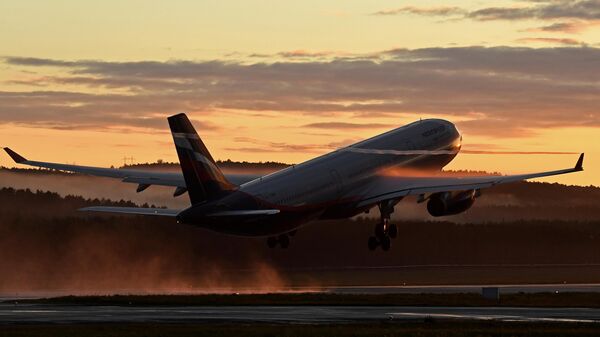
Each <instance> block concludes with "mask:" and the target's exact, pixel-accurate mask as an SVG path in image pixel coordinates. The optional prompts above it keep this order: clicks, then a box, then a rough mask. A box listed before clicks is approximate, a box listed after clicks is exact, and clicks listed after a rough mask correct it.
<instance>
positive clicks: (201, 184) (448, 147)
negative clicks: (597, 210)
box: [4, 113, 584, 251]
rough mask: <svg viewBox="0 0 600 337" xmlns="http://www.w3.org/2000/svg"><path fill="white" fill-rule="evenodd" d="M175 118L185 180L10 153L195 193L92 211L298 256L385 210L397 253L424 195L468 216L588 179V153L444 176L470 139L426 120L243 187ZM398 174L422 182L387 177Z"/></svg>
mask: <svg viewBox="0 0 600 337" xmlns="http://www.w3.org/2000/svg"><path fill="white" fill-rule="evenodd" d="M167 119H168V123H169V126H170V128H171V133H172V136H173V140H174V142H175V149H176V151H177V156H178V157H179V163H180V166H181V173H176V172H173V173H166V172H150V171H141V170H131V169H113V168H99V167H90V166H78V165H69V164H59V163H50V162H40V161H32V160H28V159H25V158H24V157H22V156H21V155H19V154H17V153H16V152H14V151H13V150H11V149H10V148H7V147H6V148H4V149H5V151H6V152H7V153H8V154H9V155H10V157H11V158H12V159H13V160H14V161H15V162H16V163H18V164H24V165H29V166H35V167H41V168H48V169H55V170H61V171H68V172H77V173H83V174H88V175H94V176H103V177H112V178H118V179H121V180H122V181H123V182H126V183H135V184H138V187H137V191H138V192H141V191H143V190H145V189H146V188H148V187H149V186H151V185H163V186H172V187H175V191H174V196H179V195H182V194H184V193H186V192H187V194H188V195H189V199H190V206H189V207H187V208H185V209H164V208H142V207H102V206H93V207H86V208H82V209H81V210H82V211H95V212H110V213H124V214H137V215H153V216H164V217H172V218H175V219H176V221H177V223H182V224H190V225H195V226H200V227H203V228H207V229H210V230H213V231H216V232H220V233H226V234H232V235H238V236H253V237H266V238H267V245H268V246H269V247H271V248H274V247H276V246H277V245H279V246H280V247H281V248H288V246H289V244H290V236H293V235H294V234H295V233H296V230H297V229H298V228H299V227H301V226H302V225H304V224H306V223H307V222H309V221H313V220H323V219H341V218H348V217H352V216H355V215H358V214H361V213H367V212H368V211H369V210H370V209H372V208H374V207H377V208H378V209H379V213H380V216H379V221H377V223H376V224H375V226H374V227H375V229H374V233H373V235H372V236H370V237H369V239H368V242H367V243H368V245H367V246H368V248H369V249H370V250H376V249H377V247H381V249H382V250H383V251H388V250H389V249H390V246H391V239H393V238H395V237H396V236H397V235H398V227H397V226H396V224H392V223H391V222H390V218H391V215H392V213H393V212H394V206H395V205H396V204H398V203H399V202H400V201H401V200H402V199H403V198H404V197H407V196H417V198H418V202H420V203H421V202H427V210H428V212H429V213H430V214H431V215H432V216H434V217H439V216H448V215H454V214H459V213H462V212H464V211H466V210H468V209H469V208H470V207H471V206H472V205H473V204H474V202H475V199H476V198H478V197H479V196H480V195H481V190H482V189H484V188H489V187H492V186H495V185H499V184H505V183H511V182H517V181H522V180H527V179H531V178H539V177H547V176H553V175H559V174H567V173H571V172H578V171H583V158H584V154H583V153H582V154H581V155H580V156H579V159H578V160H577V163H576V164H575V166H574V167H572V168H567V169H562V170H555V171H547V172H538V173H530V174H519V175H490V176H477V177H469V176H444V175H439V173H440V172H442V168H443V167H444V166H446V165H447V164H448V163H450V161H452V160H453V159H454V157H455V156H456V155H457V154H458V153H459V151H460V149H461V145H462V144H461V143H462V135H461V134H460V132H459V131H458V129H457V128H456V126H455V125H454V124H452V123H451V122H449V121H446V120H442V119H423V120H419V121H416V122H413V123H410V124H408V125H405V126H402V127H399V128H396V129H393V130H391V131H388V132H385V133H383V134H380V135H378V136H375V137H372V138H369V139H366V140H364V141H361V142H358V143H355V144H352V145H349V146H346V147H342V148H339V149H337V150H335V151H333V152H330V153H327V154H325V155H322V156H319V157H317V158H314V159H311V160H308V161H306V162H303V163H301V164H297V165H292V166H289V167H287V168H285V169H283V170H280V171H277V172H274V173H271V174H268V175H265V176H261V177H257V178H255V179H251V180H250V181H246V182H243V183H241V184H240V183H234V182H233V181H232V179H229V178H228V177H227V176H225V175H224V174H223V173H222V172H221V170H220V169H219V167H217V165H216V163H215V160H214V159H213V157H212V156H211V154H210V153H209V151H208V149H207V148H206V146H205V145H204V142H203V141H202V140H201V139H200V137H199V136H198V134H197V133H196V130H195V129H194V126H193V125H192V123H191V122H190V120H189V119H188V118H187V116H186V115H185V114H183V113H181V114H177V115H174V116H171V117H168V118H167ZM390 167H395V168H401V169H406V170H410V171H411V172H420V173H422V174H406V175H403V174H399V175H398V174H396V175H385V174H381V171H382V170H383V169H387V168H390Z"/></svg>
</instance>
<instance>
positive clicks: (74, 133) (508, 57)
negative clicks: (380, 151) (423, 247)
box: [0, 0, 600, 185]
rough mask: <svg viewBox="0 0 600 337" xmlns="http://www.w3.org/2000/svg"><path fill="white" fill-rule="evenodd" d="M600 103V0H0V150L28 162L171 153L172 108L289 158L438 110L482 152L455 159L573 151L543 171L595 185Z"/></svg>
mask: <svg viewBox="0 0 600 337" xmlns="http://www.w3.org/2000/svg"><path fill="white" fill-rule="evenodd" d="M599 108H600V0H593V1H590V0H586V1H568V0H548V1H545V0H530V1H512V0H504V1H387V0H383V1H364V0H346V1H258V0H244V1H191V0H189V1H184V0H174V1H141V0H140V1H123V0H121V1H116V0H105V1H73V0H56V1H33V0H19V1H16V0H7V1H2V2H0V145H1V146H9V147H11V148H13V149H14V150H16V151H17V152H19V153H22V154H23V155H24V156H25V157H28V158H32V159H36V160H44V161H57V162H68V163H77V164H82V165H98V166H111V165H115V166H118V165H122V164H123V157H133V158H134V161H135V162H152V161H155V160H157V159H162V160H165V161H176V160H177V157H176V153H175V151H174V148H173V144H172V139H171V136H170V133H169V131H168V125H167V122H166V117H167V116H170V115H173V114H176V113H179V112H186V113H187V114H188V116H189V117H190V118H191V119H192V121H193V123H194V125H195V126H196V129H197V130H198V132H199V134H200V135H201V137H202V138H203V140H204V142H205V143H206V144H207V146H208V147H209V149H210V150H211V152H212V154H213V156H214V157H215V158H218V159H231V160H247V161H281V162H287V163H299V162H302V161H304V160H307V159H310V158H312V157H314V156H317V155H320V154H323V153H326V152H328V151H331V150H334V149H336V148H338V147H341V146H344V145H348V144H351V143H352V142H355V141H359V140H361V139H364V138H367V137H370V136H374V135H377V134H379V133H382V132H385V131H387V130H390V129H393V128H396V127H398V126H401V125H403V124H406V123H409V122H411V121H414V120H418V119H420V118H444V119H447V120H450V121H452V122H454V123H455V124H456V125H457V126H458V128H459V130H460V131H461V132H462V134H463V150H465V152H469V151H470V152H477V153H478V154H472V153H471V154H470V153H461V154H459V156H458V157H457V158H456V159H455V160H454V161H453V162H452V163H451V164H450V165H449V166H448V168H450V169H469V170H486V171H492V172H501V173H506V174H508V173H525V172H533V171H539V170H548V169H559V168H566V167H570V166H572V165H573V164H574V163H575V161H576V159H577V156H578V155H577V153H579V152H585V153H586V163H585V168H586V171H585V172H583V173H579V174H572V175H567V176H561V177H552V178H547V179H545V180H544V181H552V182H561V183H566V184H578V185H590V184H592V185H600V171H599V168H600V137H599V136H600V132H599V131H600V114H599V113H598V109H599ZM482 152H483V153H482ZM507 152H508V153H514V152H525V153H526V154H507ZM565 153H567V154H565ZM0 165H3V166H13V164H12V162H11V160H10V159H9V158H8V156H6V155H0Z"/></svg>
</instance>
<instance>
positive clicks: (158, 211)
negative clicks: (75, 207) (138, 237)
mask: <svg viewBox="0 0 600 337" xmlns="http://www.w3.org/2000/svg"><path fill="white" fill-rule="evenodd" d="M79 210H80V211H84V212H107V213H121V214H137V215H159V216H177V214H179V213H180V212H181V210H179V209H167V208H142V207H105V206H92V207H85V208H80V209H79Z"/></svg>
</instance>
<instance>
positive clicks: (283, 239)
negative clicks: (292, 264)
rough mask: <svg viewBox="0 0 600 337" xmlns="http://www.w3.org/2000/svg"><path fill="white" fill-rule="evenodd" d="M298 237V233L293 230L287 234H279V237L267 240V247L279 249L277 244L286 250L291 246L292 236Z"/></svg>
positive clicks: (271, 237)
mask: <svg viewBox="0 0 600 337" xmlns="http://www.w3.org/2000/svg"><path fill="white" fill-rule="evenodd" d="M294 235H296V231H295V230H293V231H291V232H289V233H287V234H279V235H278V236H270V237H269V238H268V239H267V246H269V248H275V247H277V244H279V246H281V248H283V249H285V248H287V247H289V246H290V236H294Z"/></svg>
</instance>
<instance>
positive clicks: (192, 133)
mask: <svg viewBox="0 0 600 337" xmlns="http://www.w3.org/2000/svg"><path fill="white" fill-rule="evenodd" d="M168 120H169V126H170V127H171V133H172V134H173V141H174V142H175V149H176V150H177V156H178V157H179V164H180V165H181V171H182V172H183V178H184V179H185V184H186V187H187V190H188V194H189V195H190V200H191V202H192V204H193V205H194V204H198V203H201V202H204V201H211V200H216V199H219V198H221V197H223V196H224V195H226V194H227V193H229V192H230V191H233V190H235V188H236V186H235V185H233V184H232V183H230V182H229V181H227V179H226V178H225V176H224V175H223V173H222V172H221V170H220V169H219V168H218V167H217V165H216V163H215V161H214V159H213V157H212V156H211V155H210V153H209V152H208V149H207V148H206V146H205V145H204V143H203V142H202V140H201V139H200V137H199V136H198V134H197V133H196V130H195V129H194V126H192V123H190V120H189V119H188V118H187V116H186V115H185V114H177V115H174V116H171V117H169V118H168Z"/></svg>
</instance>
